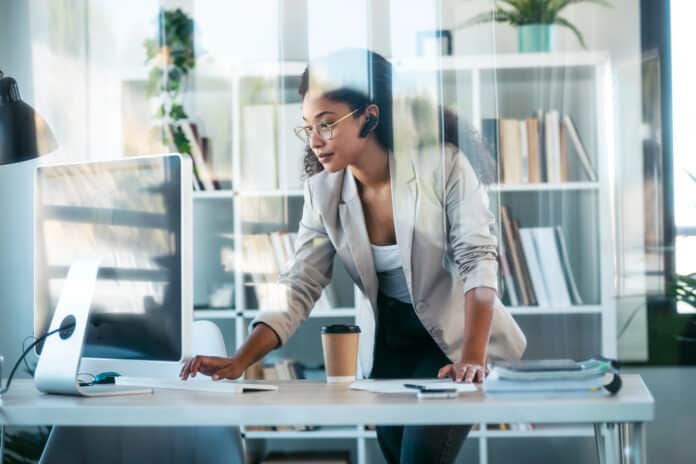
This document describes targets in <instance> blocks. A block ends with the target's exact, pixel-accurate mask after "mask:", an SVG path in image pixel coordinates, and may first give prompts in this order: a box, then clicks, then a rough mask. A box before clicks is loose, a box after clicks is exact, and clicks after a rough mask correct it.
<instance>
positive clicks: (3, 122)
mask: <svg viewBox="0 0 696 464" xmlns="http://www.w3.org/2000/svg"><path fill="white" fill-rule="evenodd" d="M57 147H58V144H57V143H56V139H55V137H54V136H53V132H51V129H50V127H48V124H46V121H45V120H44V119H43V118H42V117H41V115H40V114H39V113H37V112H36V111H34V109H33V108H32V107H31V106H29V105H27V104H26V103H24V102H23V101H22V100H21V98H20V97H19V89H18V88H17V82H15V80H14V79H12V78H11V77H3V75H2V73H1V72H0V165H3V164H11V163H18V162H20V161H26V160H30V159H32V158H36V157H38V156H41V155H45V154H46V153H50V152H52V151H53V150H55V149H56V148H57Z"/></svg>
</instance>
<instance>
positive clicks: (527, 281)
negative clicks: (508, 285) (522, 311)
mask: <svg viewBox="0 0 696 464" xmlns="http://www.w3.org/2000/svg"><path fill="white" fill-rule="evenodd" d="M512 233H513V234H514V239H515V246H516V247H517V250H516V251H517V254H518V256H519V259H520V269H521V271H522V284H523V285H524V288H525V291H526V292H527V300H528V301H527V304H528V305H532V306H533V305H536V304H537V298H536V294H535V293H534V288H533V287H532V279H531V277H530V276H529V266H528V264H527V258H526V257H525V255H524V253H523V252H522V242H521V241H520V223H519V221H518V220H517V219H513V220H512Z"/></svg>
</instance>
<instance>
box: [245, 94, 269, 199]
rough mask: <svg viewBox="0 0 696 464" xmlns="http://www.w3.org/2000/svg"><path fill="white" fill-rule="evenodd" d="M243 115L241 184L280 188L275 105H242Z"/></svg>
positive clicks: (248, 186) (264, 188) (254, 186)
mask: <svg viewBox="0 0 696 464" xmlns="http://www.w3.org/2000/svg"><path fill="white" fill-rule="evenodd" d="M242 117H243V119H242V127H243V133H242V156H241V158H242V175H241V183H242V185H241V188H242V189H244V190H274V189H277V188H278V180H277V177H278V175H277V174H278V172H277V162H276V161H277V160H276V149H275V145H276V125H275V115H274V108H273V105H247V106H245V107H244V108H243V111H242Z"/></svg>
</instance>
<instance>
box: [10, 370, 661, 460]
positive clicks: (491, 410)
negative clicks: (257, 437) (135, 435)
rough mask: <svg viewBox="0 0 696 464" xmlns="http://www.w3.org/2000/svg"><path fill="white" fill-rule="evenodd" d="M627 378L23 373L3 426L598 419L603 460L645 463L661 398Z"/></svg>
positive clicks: (12, 392) (586, 421)
mask: <svg viewBox="0 0 696 464" xmlns="http://www.w3.org/2000/svg"><path fill="white" fill-rule="evenodd" d="M623 379H624V386H623V389H622V390H621V392H620V393H619V394H618V395H616V396H614V397H593V398H557V399H544V398H525V399H520V398H517V399H514V398H505V399H502V398H490V397H486V396H485V395H484V394H483V393H482V392H480V391H479V392H475V393H467V394H462V395H460V396H459V398H457V399H453V400H418V399H417V398H416V397H415V395H378V394H374V393H369V392H363V391H353V390H349V389H348V388H347V386H346V385H337V384H334V385H327V384H324V383H317V382H308V381H299V382H292V383H282V382H281V383H280V384H279V385H280V388H279V390H278V391H276V392H259V393H245V394H239V395H232V396H230V395H225V394H220V393H202V392H190V391H174V390H170V391H165V390H160V391H156V392H155V394H154V395H142V396H121V397H107V398H78V397H66V396H53V395H44V394H41V393H39V392H38V391H37V390H36V389H35V388H34V386H33V383H32V381H31V380H17V381H16V383H13V384H12V387H11V388H10V392H9V393H8V394H7V395H6V396H5V397H4V398H3V400H4V404H3V406H2V407H0V425H18V426H21V425H41V424H53V425H73V426H75V425H82V426H84V425H93V426H134V425H137V426H182V425H189V426H230V425H271V424H272V425H295V424H311V425H325V426H328V425H348V424H380V425H389V424H421V425H428V424H456V423H460V424H471V423H496V422H532V423H537V424H550V423H554V424H559V423H566V424H567V423H577V424H594V425H595V438H596V440H597V445H598V454H599V458H600V461H601V462H605V461H606V462H617V461H618V462H630V463H644V462H646V454H645V427H644V423H645V422H646V421H650V420H652V419H653V417H654V400H653V398H652V395H651V394H650V392H649V391H648V389H647V388H646V386H645V384H644V383H643V381H642V380H641V378H640V376H637V375H626V376H624V377H623ZM619 450H622V451H623V452H621V453H619Z"/></svg>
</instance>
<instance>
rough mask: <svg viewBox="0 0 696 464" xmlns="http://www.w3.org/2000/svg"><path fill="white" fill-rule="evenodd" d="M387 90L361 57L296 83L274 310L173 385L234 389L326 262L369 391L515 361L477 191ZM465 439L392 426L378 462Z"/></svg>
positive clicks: (464, 378)
mask: <svg viewBox="0 0 696 464" xmlns="http://www.w3.org/2000/svg"><path fill="white" fill-rule="evenodd" d="M391 85H392V71H391V65H390V63H389V62H388V61H387V60H386V59H384V58H383V57H382V56H380V55H378V54H376V53H374V52H370V51H365V50H344V51H341V52H337V53H335V54H333V55H331V56H329V57H326V58H323V59H321V60H317V61H315V62H313V63H312V64H311V65H310V66H309V67H308V68H307V69H306V70H305V72H304V73H303V75H302V81H301V84H300V89H299V92H300V95H301V97H302V113H303V119H304V121H305V124H306V125H305V126H303V127H300V128H298V129H297V130H296V133H297V134H298V135H299V136H300V137H301V138H302V139H303V140H305V141H306V143H307V153H306V156H305V171H306V172H307V174H308V175H309V177H308V179H307V181H306V182H305V199H304V200H305V202H304V209H303V214H302V219H301V221H300V224H299V231H298V237H297V242H296V245H295V248H296V256H295V258H294V260H293V262H292V266H291V269H290V271H288V272H287V273H286V274H284V275H283V276H281V279H280V283H281V284H283V285H285V288H286V289H287V291H286V293H285V294H286V299H287V302H286V303H287V304H286V307H285V308H284V310H283V311H273V312H270V311H269V312H262V313H261V314H260V315H259V316H258V317H257V318H256V319H255V321H254V322H253V323H252V326H253V330H252V332H251V334H250V336H249V338H248V339H247V341H246V342H245V344H244V345H243V346H242V347H241V348H240V349H239V351H238V352H237V353H235V355H234V356H232V357H231V358H229V359H228V358H214V357H206V356H196V357H194V358H193V359H191V360H190V361H189V362H187V363H186V365H185V366H184V368H183V369H182V373H181V375H182V378H184V379H186V378H188V376H189V375H191V376H194V375H196V373H198V372H202V373H203V374H205V375H210V376H212V377H213V378H214V379H221V378H229V379H236V378H238V377H240V376H241V375H242V373H243V372H244V370H245V369H246V367H248V366H249V365H251V364H252V363H254V362H256V361H258V360H259V359H261V358H262V357H263V356H264V355H265V354H266V353H268V352H269V351H271V350H272V349H274V348H277V347H278V346H280V345H281V344H282V343H284V342H285V341H286V340H287V339H288V337H289V336H290V335H292V333H294V331H295V330H296V329H297V327H298V326H299V324H300V323H301V322H303V321H304V320H305V319H306V318H307V316H308V314H309V312H310V311H311V308H312V306H313V304H314V302H315V301H316V300H317V299H318V298H319V296H320V294H321V291H322V288H323V287H325V286H326V285H327V284H328V283H329V280H330V277H331V271H332V266H333V260H334V257H335V255H336V254H338V256H339V257H340V259H341V260H342V262H343V264H344V265H345V267H346V269H347V270H348V272H349V274H350V275H351V277H352V278H353V280H354V281H355V283H356V285H358V287H359V288H360V289H361V290H362V292H363V293H364V294H365V296H366V297H367V298H368V299H369V301H370V307H369V308H366V309H367V310H366V311H361V312H360V313H359V316H358V323H359V325H360V326H361V328H362V334H361V339H360V355H359V357H360V365H361V367H362V372H364V373H369V375H370V376H371V377H373V378H409V377H410V378H422V377H435V376H437V377H451V378H453V379H454V380H456V381H457V382H482V381H483V379H484V377H485V375H486V367H485V365H486V360H487V358H489V357H493V358H506V359H512V358H519V357H520V356H521V354H522V352H523V351H524V348H525V345H526V341H525V339H524V335H522V333H521V331H520V330H519V327H518V326H517V325H516V324H515V322H514V320H513V319H512V318H511V317H510V315H509V314H508V313H507V312H506V311H505V309H504V308H503V307H502V304H501V303H500V301H499V299H498V298H497V297H496V291H497V262H496V257H497V255H496V239H495V236H494V235H493V234H492V233H491V226H492V224H493V216H492V215H491V213H490V211H489V210H488V207H487V195H486V193H485V190H484V189H483V187H482V186H481V184H480V183H479V180H478V178H477V176H476V174H475V173H474V171H473V169H472V167H471V165H470V163H469V162H468V160H467V159H466V158H465V157H464V156H463V155H462V154H461V153H460V152H459V151H458V150H457V148H456V146H454V145H453V144H451V143H439V142H438V137H437V136H436V134H437V133H438V130H437V126H438V124H437V122H435V124H429V123H428V120H433V121H437V119H438V118H434V117H433V118H428V117H426V113H425V112H424V111H422V105H421V107H420V108H421V109H420V110H417V111H416V112H415V113H414V112H413V111H411V109H412V108H411V109H409V110H407V111H401V105H394V104H393V101H392V88H391ZM396 107H398V108H399V111H395V109H394V108H396ZM395 113H398V114H395ZM414 116H415V117H414ZM396 121H398V127H397V129H398V131H397V132H394V131H393V126H397V124H396V123H395V122H396ZM448 122H451V121H445V124H443V125H442V126H443V128H444V130H443V132H448V126H449V124H448ZM430 126H434V127H435V129H432V128H430ZM455 127H456V126H455ZM446 139H449V138H448V137H446ZM449 141H454V139H453V138H452V139H450V140H449ZM468 431H469V426H427V427H412V426H408V427H397V426H390V427H378V428H377V437H378V441H379V444H380V447H381V449H382V451H383V453H384V455H385V457H386V458H387V460H388V461H389V462H393V463H396V462H453V461H454V459H455V458H456V455H457V453H458V451H459V449H460V448H461V445H462V443H463V442H464V440H465V439H466V436H467V433H468Z"/></svg>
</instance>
